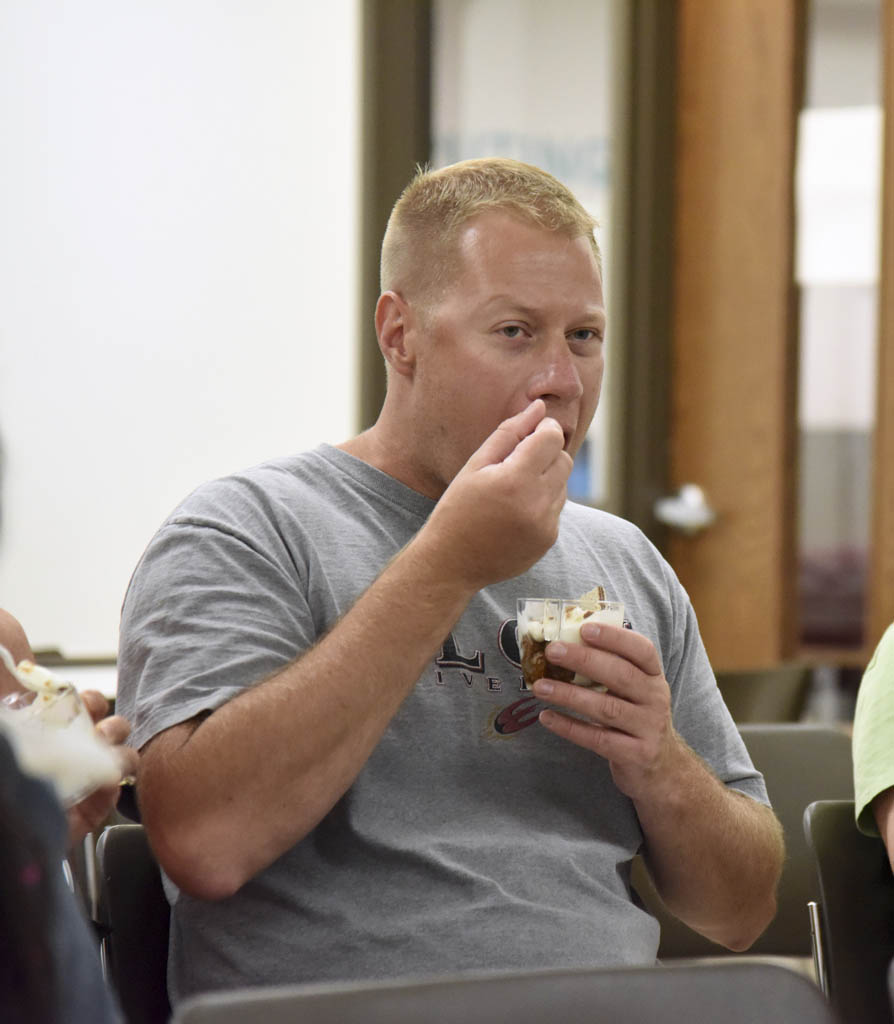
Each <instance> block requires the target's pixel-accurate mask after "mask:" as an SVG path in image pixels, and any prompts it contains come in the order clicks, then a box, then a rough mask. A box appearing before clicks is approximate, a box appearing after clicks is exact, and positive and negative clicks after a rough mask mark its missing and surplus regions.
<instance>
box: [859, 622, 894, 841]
mask: <svg viewBox="0 0 894 1024" xmlns="http://www.w3.org/2000/svg"><path fill="white" fill-rule="evenodd" d="M853 754H854V812H855V815H856V820H857V827H858V828H859V829H860V831H861V832H865V833H866V834H867V835H875V836H877V835H878V827H877V825H876V822H875V816H874V815H873V813H872V806H871V805H872V801H873V800H874V799H875V798H876V797H877V796H878V795H879V793H882V792H884V791H885V790H886V789H888V788H890V787H891V786H894V624H892V625H890V626H889V627H888V629H887V630H886V631H885V634H884V636H883V637H882V639H881V640H880V641H879V645H878V647H876V649H875V652H874V654H873V656H872V659H871V661H870V662H869V665H868V666H867V668H866V671H865V672H864V674H863V679H862V681H861V682H860V689H859V692H858V694H857V706H856V709H855V711H854V740H853Z"/></svg>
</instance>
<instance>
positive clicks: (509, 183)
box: [380, 157, 602, 303]
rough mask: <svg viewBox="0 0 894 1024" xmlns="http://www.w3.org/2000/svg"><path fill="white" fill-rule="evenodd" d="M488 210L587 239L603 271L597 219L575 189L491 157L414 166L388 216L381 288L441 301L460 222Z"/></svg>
mask: <svg viewBox="0 0 894 1024" xmlns="http://www.w3.org/2000/svg"><path fill="white" fill-rule="evenodd" d="M491 210H499V211H505V212H507V213H510V214H512V215H514V216H517V217H519V218H520V219H522V220H524V221H527V222H529V223H531V224H535V225H537V226H539V227H543V228H546V229H547V230H549V231H555V232H557V233H559V234H562V235H565V236H567V237H568V238H581V237H584V238H586V239H587V241H588V242H589V243H590V245H591V246H592V248H593V253H594V255H595V258H596V264H597V266H598V267H599V268H600V270H601V267H602V258H601V255H600V252H599V245H598V243H597V242H596V238H595V236H594V233H593V232H594V230H595V228H596V221H595V220H594V219H593V218H592V217H591V216H590V214H589V213H587V211H586V210H585V209H584V208H583V206H581V204H580V203H579V202H578V200H577V199H576V198H575V196H574V195H573V193H572V192H571V191H570V190H569V189H568V188H566V186H565V185H563V184H562V183H561V182H560V181H558V179H556V178H554V177H553V176H552V175H551V174H548V173H547V172H546V171H543V170H541V169H540V168H539V167H534V166H532V165H531V164H525V163H521V162H520V161H518V160H507V159H502V158H496V157H489V158H484V159H479V160H464V161H463V162H462V163H458V164H451V165H450V166H449V167H442V168H441V169H440V170H437V171H432V170H429V169H426V168H419V169H418V170H417V173H416V176H415V177H414V178H413V180H412V181H411V182H410V184H409V185H407V187H406V188H405V189H404V191H403V193H402V195H401V197H400V199H398V201H397V202H396V203H395V205H394V209H393V210H392V211H391V216H390V217H389V219H388V227H387V228H386V230H385V237H384V239H383V241H382V258H381V264H380V283H381V288H382V291H383V292H385V291H397V292H400V293H401V294H402V295H403V296H404V297H405V298H406V299H408V300H411V301H413V300H419V301H422V302H423V303H427V302H429V301H436V299H437V296H438V295H439V294H441V293H442V291H443V290H444V288H445V287H446V286H447V285H449V283H450V281H451V280H452V278H453V275H454V274H455V272H456V270H457V262H458V254H457V250H456V245H455V242H456V239H457V236H458V234H459V232H460V230H461V228H462V227H463V225H464V224H465V223H466V222H467V221H469V220H471V219H472V218H473V217H475V216H477V215H478V214H481V213H485V212H488V211H491Z"/></svg>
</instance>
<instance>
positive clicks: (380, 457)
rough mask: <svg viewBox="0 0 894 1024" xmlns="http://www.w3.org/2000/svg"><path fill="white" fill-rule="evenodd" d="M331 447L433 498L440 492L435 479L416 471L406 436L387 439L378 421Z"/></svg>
mask: <svg viewBox="0 0 894 1024" xmlns="http://www.w3.org/2000/svg"><path fill="white" fill-rule="evenodd" d="M335 447H336V448H340V449H341V450H342V451H343V452H347V453H348V455H353V456H354V458H355V459H361V460H362V461H363V462H366V463H369V465H370V466H373V467H374V468H375V469H378V470H381V471H382V472H383V473H387V474H388V476H391V477H394V479H395V480H398V481H399V482H400V483H402V484H405V485H406V486H407V487H411V488H412V489H413V490H414V491H418V492H419V493H420V494H424V495H425V496H426V497H427V498H431V499H433V500H434V501H437V500H438V498H440V497H441V495H442V494H443V493H444V488H443V486H442V485H441V484H440V483H439V482H438V481H435V480H434V479H432V478H431V477H430V476H429V475H428V474H425V473H422V472H420V471H419V469H418V467H417V466H416V465H415V461H414V460H413V458H412V454H411V449H410V446H409V445H408V444H407V443H406V440H405V439H402V440H401V441H400V442H398V441H396V440H393V439H391V438H390V437H389V435H388V432H387V431H386V430H385V429H383V427H382V425H381V423H380V422H377V423H376V424H375V425H373V426H372V427H370V428H369V429H368V430H364V431H363V433H362V434H358V435H357V436H356V437H352V438H350V440H348V441H344V442H343V443H342V444H338V445H336V446H335Z"/></svg>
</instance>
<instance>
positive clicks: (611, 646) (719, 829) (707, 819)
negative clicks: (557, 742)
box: [534, 625, 784, 950]
mask: <svg viewBox="0 0 894 1024" xmlns="http://www.w3.org/2000/svg"><path fill="white" fill-rule="evenodd" d="M581 638H582V640H583V641H584V643H583V644H569V645H556V644H551V645H550V646H549V647H548V648H547V653H548V657H549V660H550V661H551V662H553V663H555V664H558V665H562V666H564V667H566V668H573V669H574V670H575V671H577V672H580V673H581V674H582V675H585V676H587V677H588V678H590V679H592V680H594V681H595V682H597V683H601V684H604V685H605V686H607V687H608V691H609V692H606V693H600V692H597V691H594V690H591V689H587V688H584V687H580V686H574V685H572V684H569V683H559V682H554V681H552V680H541V681H539V682H538V683H536V684H535V687H534V692H535V693H537V694H538V696H541V697H544V698H545V699H547V700H549V701H550V702H551V703H553V704H554V705H557V706H558V707H560V708H562V709H565V710H568V711H572V712H575V713H576V714H577V715H582V716H584V717H585V719H586V720H581V719H580V718H572V717H569V716H567V715H565V714H561V713H560V712H559V711H556V710H553V711H546V712H543V713H542V714H541V721H542V722H543V724H544V725H545V726H546V727H547V728H549V729H551V730H552V731H553V732H556V733H557V734H558V735H561V736H564V737H566V738H567V739H569V740H571V741H572V742H574V743H577V744H578V745H579V746H583V747H586V748H588V749H590V750H592V751H594V753H596V754H599V755H601V756H602V757H604V758H606V759H607V760H608V762H609V764H610V766H611V770H612V776H613V778H614V780H615V783H616V784H617V786H618V788H619V789H620V790H621V791H622V792H623V793H625V794H626V795H627V796H629V797H630V799H631V800H633V802H634V804H635V806H636V810H637V815H638V816H639V820H640V823H641V825H642V829H643V834H644V836H645V841H646V850H645V854H646V862H647V864H648V865H649V869H650V872H651V874H652V877H653V880H654V881H655V885H656V888H657V889H658V892H659V893H660V894H661V897H662V899H663V900H664V902H665V903H666V904H667V906H668V909H670V910H671V911H672V912H673V913H674V914H676V915H677V916H678V917H679V918H680V919H681V920H683V921H685V922H686V924H688V925H689V926H690V927H692V928H694V929H695V930H696V931H699V932H701V933H702V934H703V935H706V936H707V937H708V938H711V939H713V940H714V941H715V942H719V943H721V944H723V945H725V946H728V947H729V948H730V949H735V950H741V949H747V948H748V946H750V945H751V943H752V942H753V941H754V940H755V939H756V938H757V937H758V935H760V933H761V932H762V931H763V930H764V928H766V926H767V925H768V924H769V923H770V921H771V920H772V918H773V915H774V914H775V911H776V886H777V884H778V881H779V876H780V873H781V871H782V861H783V856H784V849H783V842H782V830H781V827H780V825H779V823H778V821H777V820H776V817H775V815H774V814H773V813H772V811H770V809H769V808H767V807H765V806H764V805H762V804H759V803H758V802H757V801H755V800H752V799H750V798H749V797H746V796H744V795H743V794H741V793H737V792H735V791H734V790H731V789H729V788H727V787H726V786H725V785H724V784H723V783H722V782H720V780H719V779H717V778H716V777H715V776H714V775H713V774H712V772H711V771H710V770H709V769H708V767H707V766H706V765H705V764H704V763H703V762H702V761H701V760H700V759H699V758H698V757H697V756H696V754H695V753H694V752H693V751H692V750H691V749H690V748H689V747H688V746H687V745H686V743H685V742H684V741H683V740H682V738H681V737H680V736H679V735H678V734H677V732H676V731H675V730H674V728H673V725H672V723H671V715H670V690H669V687H668V685H667V681H666V680H665V678H664V675H663V673H662V670H661V662H660V659H659V657H658V653H657V651H656V650H655V648H654V647H653V645H652V644H651V642H650V641H649V640H648V639H647V638H646V637H644V636H641V635H640V634H637V633H634V632H632V631H631V630H625V629H620V628H617V627H614V626H592V625H588V626H584V628H583V629H582V630H581Z"/></svg>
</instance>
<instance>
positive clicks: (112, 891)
mask: <svg viewBox="0 0 894 1024" xmlns="http://www.w3.org/2000/svg"><path fill="white" fill-rule="evenodd" d="M96 860H97V869H98V875H99V878H98V890H99V892H98V903H97V923H98V924H99V927H100V932H101V934H102V956H103V966H104V968H105V971H106V978H107V979H108V981H109V982H110V983H111V985H112V987H113V988H114V990H115V993H116V994H117V996H118V1002H119V1003H120V1004H121V1009H122V1011H123V1013H124V1017H125V1019H126V1021H127V1024H165V1022H166V1021H167V1020H168V1019H169V1017H170V1014H171V1007H170V1003H169V1002H168V990H167V965H168V932H169V928H170V907H169V906H168V901H167V898H166V897H165V894H164V889H163V888H162V883H161V872H160V871H159V867H158V864H157V863H156V861H155V857H154V856H153V854H152V850H151V849H150V847H149V843H148V840H147V839H146V833H145V831H144V830H143V826H142V825H112V826H110V827H109V828H107V829H106V830H105V831H104V832H103V833H102V834H101V835H100V837H99V842H98V843H97V846H96Z"/></svg>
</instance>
